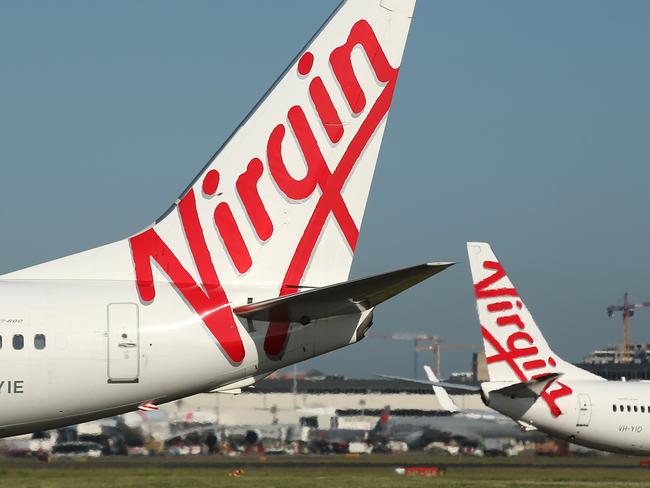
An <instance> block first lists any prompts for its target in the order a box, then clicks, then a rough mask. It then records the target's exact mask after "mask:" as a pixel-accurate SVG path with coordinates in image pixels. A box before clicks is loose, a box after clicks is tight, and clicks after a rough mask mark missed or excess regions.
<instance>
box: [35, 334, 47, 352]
mask: <svg viewBox="0 0 650 488" xmlns="http://www.w3.org/2000/svg"><path fill="white" fill-rule="evenodd" d="M34 347H35V348H36V349H45V335H44V334H36V335H35V336H34Z"/></svg>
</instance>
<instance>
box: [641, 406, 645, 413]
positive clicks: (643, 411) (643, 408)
mask: <svg viewBox="0 0 650 488" xmlns="http://www.w3.org/2000/svg"><path fill="white" fill-rule="evenodd" d="M641 413H645V407H644V406H643V405H641Z"/></svg>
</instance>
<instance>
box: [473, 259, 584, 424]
mask: <svg viewBox="0 0 650 488" xmlns="http://www.w3.org/2000/svg"><path fill="white" fill-rule="evenodd" d="M483 268H484V269H488V270H491V271H493V273H492V274H491V275H490V276H488V277H487V278H485V279H483V280H481V281H480V282H478V283H476V284H475V285H474V293H475V295H476V299H477V300H479V299H487V300H489V303H488V304H487V306H486V308H487V314H488V320H489V323H488V324H487V326H484V325H483V324H481V332H482V334H483V338H484V339H485V340H486V341H487V342H488V343H489V344H490V345H491V346H492V348H493V349H494V350H495V351H496V352H495V353H494V354H493V355H492V356H489V357H487V363H488V364H494V363H505V364H507V365H508V367H509V368H510V370H511V371H512V372H513V373H514V374H515V375H516V376H517V378H519V380H520V381H522V382H525V381H529V380H531V379H534V378H538V377H540V376H543V375H545V374H547V373H550V372H552V369H553V368H555V366H556V361H555V359H554V358H553V357H550V356H549V357H546V358H544V357H542V355H541V354H540V351H539V348H538V347H537V346H536V344H535V339H534V337H533V336H531V335H530V334H529V333H528V332H527V330H526V323H525V322H524V320H522V318H521V316H520V314H519V311H520V310H521V309H522V307H523V303H522V302H521V300H520V299H519V294H518V293H517V290H516V289H514V288H512V287H510V286H508V287H501V288H500V287H499V285H498V283H499V281H500V280H501V279H502V278H504V277H505V276H506V273H505V271H504V269H503V267H502V266H501V264H500V263H498V262H495V261H484V262H483ZM493 285H494V286H495V287H494V288H490V287H492V286H493ZM501 327H503V328H504V329H505V330H506V332H505V333H506V334H508V335H507V337H506V338H505V341H502V342H499V340H498V339H497V338H496V337H495V336H494V334H492V333H491V332H490V330H493V331H496V330H498V329H499V328H501ZM503 342H505V344H504V343H503ZM571 393H573V390H571V388H570V387H569V386H567V385H565V384H564V383H561V382H559V381H555V382H551V383H549V385H547V387H546V389H545V390H544V392H542V395H541V396H542V399H543V400H544V401H545V402H546V404H547V405H548V407H549V409H550V411H551V414H552V415H553V416H554V417H557V416H559V415H561V414H562V411H561V410H560V408H559V407H558V405H557V402H556V400H557V399H558V398H560V397H564V396H567V395H570V394H571Z"/></svg>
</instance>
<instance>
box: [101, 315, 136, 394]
mask: <svg viewBox="0 0 650 488" xmlns="http://www.w3.org/2000/svg"><path fill="white" fill-rule="evenodd" d="M107 338H108V382H109V383H137V382H138V375H139V373H140V345H139V314H138V305H137V304H135V303H111V304H109V305H108V333H107Z"/></svg>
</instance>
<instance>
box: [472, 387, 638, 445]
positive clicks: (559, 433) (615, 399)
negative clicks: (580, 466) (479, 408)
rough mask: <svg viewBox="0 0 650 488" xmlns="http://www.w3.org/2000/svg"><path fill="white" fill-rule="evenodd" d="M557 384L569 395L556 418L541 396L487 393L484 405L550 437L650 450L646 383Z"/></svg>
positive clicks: (584, 443)
mask: <svg viewBox="0 0 650 488" xmlns="http://www.w3.org/2000/svg"><path fill="white" fill-rule="evenodd" d="M562 382H563V383H565V384H566V385H568V386H569V387H570V388H571V389H572V390H573V393H572V394H571V395H569V396H567V397H565V398H563V399H562V401H561V403H560V406H561V409H562V413H561V414H560V415H558V416H553V414H552V413H551V411H550V410H549V408H548V405H547V404H546V403H545V402H544V399H543V398H540V397H538V398H510V397H506V396H504V395H500V394H497V393H494V392H492V393H488V394H487V395H486V397H487V398H486V403H487V405H488V406H490V407H491V408H494V409H495V410H497V411H499V412H501V413H503V414H504V415H507V416H509V417H511V418H513V419H514V420H516V421H519V422H523V423H524V424H529V425H532V426H534V427H536V428H538V429H539V430H541V431H543V432H545V433H547V434H549V435H551V436H552V437H556V438H559V439H563V440H566V441H569V442H573V443H576V444H580V445H583V446H586V447H591V448H594V449H601V450H605V451H612V452H619V453H623V454H634V455H648V454H650V384H648V383H644V382H624V381H589V380H576V381H571V380H566V379H562ZM484 385H494V383H488V384H484ZM488 389H489V387H488ZM485 390H486V388H485V386H484V391H485Z"/></svg>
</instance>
